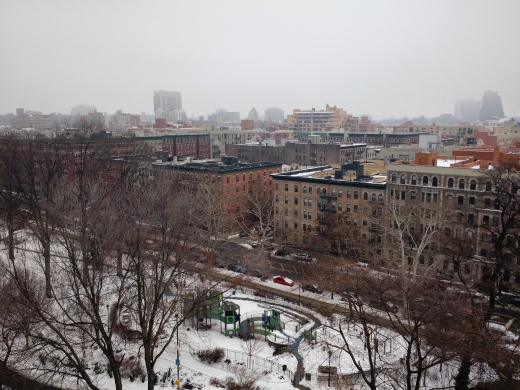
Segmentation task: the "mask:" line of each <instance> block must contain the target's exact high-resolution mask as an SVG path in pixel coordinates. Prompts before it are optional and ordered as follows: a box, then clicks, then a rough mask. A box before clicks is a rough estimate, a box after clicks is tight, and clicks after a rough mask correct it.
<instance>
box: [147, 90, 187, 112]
mask: <svg viewBox="0 0 520 390" xmlns="http://www.w3.org/2000/svg"><path fill="white" fill-rule="evenodd" d="M181 108H182V97H181V93H180V92H177V91H153V112H156V111H157V110H159V109H160V110H164V111H173V110H180V109H181Z"/></svg>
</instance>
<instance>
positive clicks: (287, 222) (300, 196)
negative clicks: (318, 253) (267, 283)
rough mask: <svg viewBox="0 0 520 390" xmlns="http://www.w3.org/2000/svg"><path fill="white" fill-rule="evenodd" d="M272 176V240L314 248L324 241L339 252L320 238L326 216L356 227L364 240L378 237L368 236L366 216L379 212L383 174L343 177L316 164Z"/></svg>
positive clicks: (330, 243) (336, 246)
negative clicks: (273, 231)
mask: <svg viewBox="0 0 520 390" xmlns="http://www.w3.org/2000/svg"><path fill="white" fill-rule="evenodd" d="M272 178H273V179H274V181H275V190H274V207H275V221H276V222H275V242H277V243H286V244H290V245H300V246H304V247H314V248H317V247H319V246H320V245H322V244H324V245H325V246H326V247H328V248H329V249H330V250H332V251H340V245H339V244H338V243H337V242H336V241H334V240H327V239H324V237H326V235H325V234H322V233H324V232H325V231H326V229H327V226H328V225H329V223H330V218H333V219H337V217H340V216H341V217H342V220H343V221H344V223H345V224H348V225H351V226H354V227H360V228H361V229H362V231H363V234H365V236H366V238H367V239H374V240H381V237H379V238H378V237H376V236H374V237H372V234H371V232H370V226H371V224H370V218H369V217H367V215H370V216H371V215H372V214H374V215H376V216H377V215H381V214H382V212H383V207H384V200H385V180H386V177H384V176H381V177H378V178H374V179H371V180H367V181H356V180H346V179H344V178H343V177H342V176H339V177H336V171H335V170H334V169H333V168H332V167H331V166H320V167H315V168H307V169H300V170H294V171H290V172H284V173H278V174H273V175H272ZM369 205H370V210H368V207H369ZM365 206H366V207H367V209H365Z"/></svg>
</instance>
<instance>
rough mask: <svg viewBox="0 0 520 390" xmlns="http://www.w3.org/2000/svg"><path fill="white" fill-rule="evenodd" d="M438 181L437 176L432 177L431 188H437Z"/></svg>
mask: <svg viewBox="0 0 520 390" xmlns="http://www.w3.org/2000/svg"><path fill="white" fill-rule="evenodd" d="M438 180H439V179H437V176H434V177H433V179H432V187H437V185H438Z"/></svg>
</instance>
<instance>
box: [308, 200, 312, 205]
mask: <svg viewBox="0 0 520 390" xmlns="http://www.w3.org/2000/svg"><path fill="white" fill-rule="evenodd" d="M310 206H312V199H309V207H310Z"/></svg>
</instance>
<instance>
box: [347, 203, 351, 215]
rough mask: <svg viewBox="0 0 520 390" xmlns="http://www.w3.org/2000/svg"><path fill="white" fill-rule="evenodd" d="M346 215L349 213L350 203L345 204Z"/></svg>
mask: <svg viewBox="0 0 520 390" xmlns="http://www.w3.org/2000/svg"><path fill="white" fill-rule="evenodd" d="M347 213H350V203H347Z"/></svg>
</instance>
